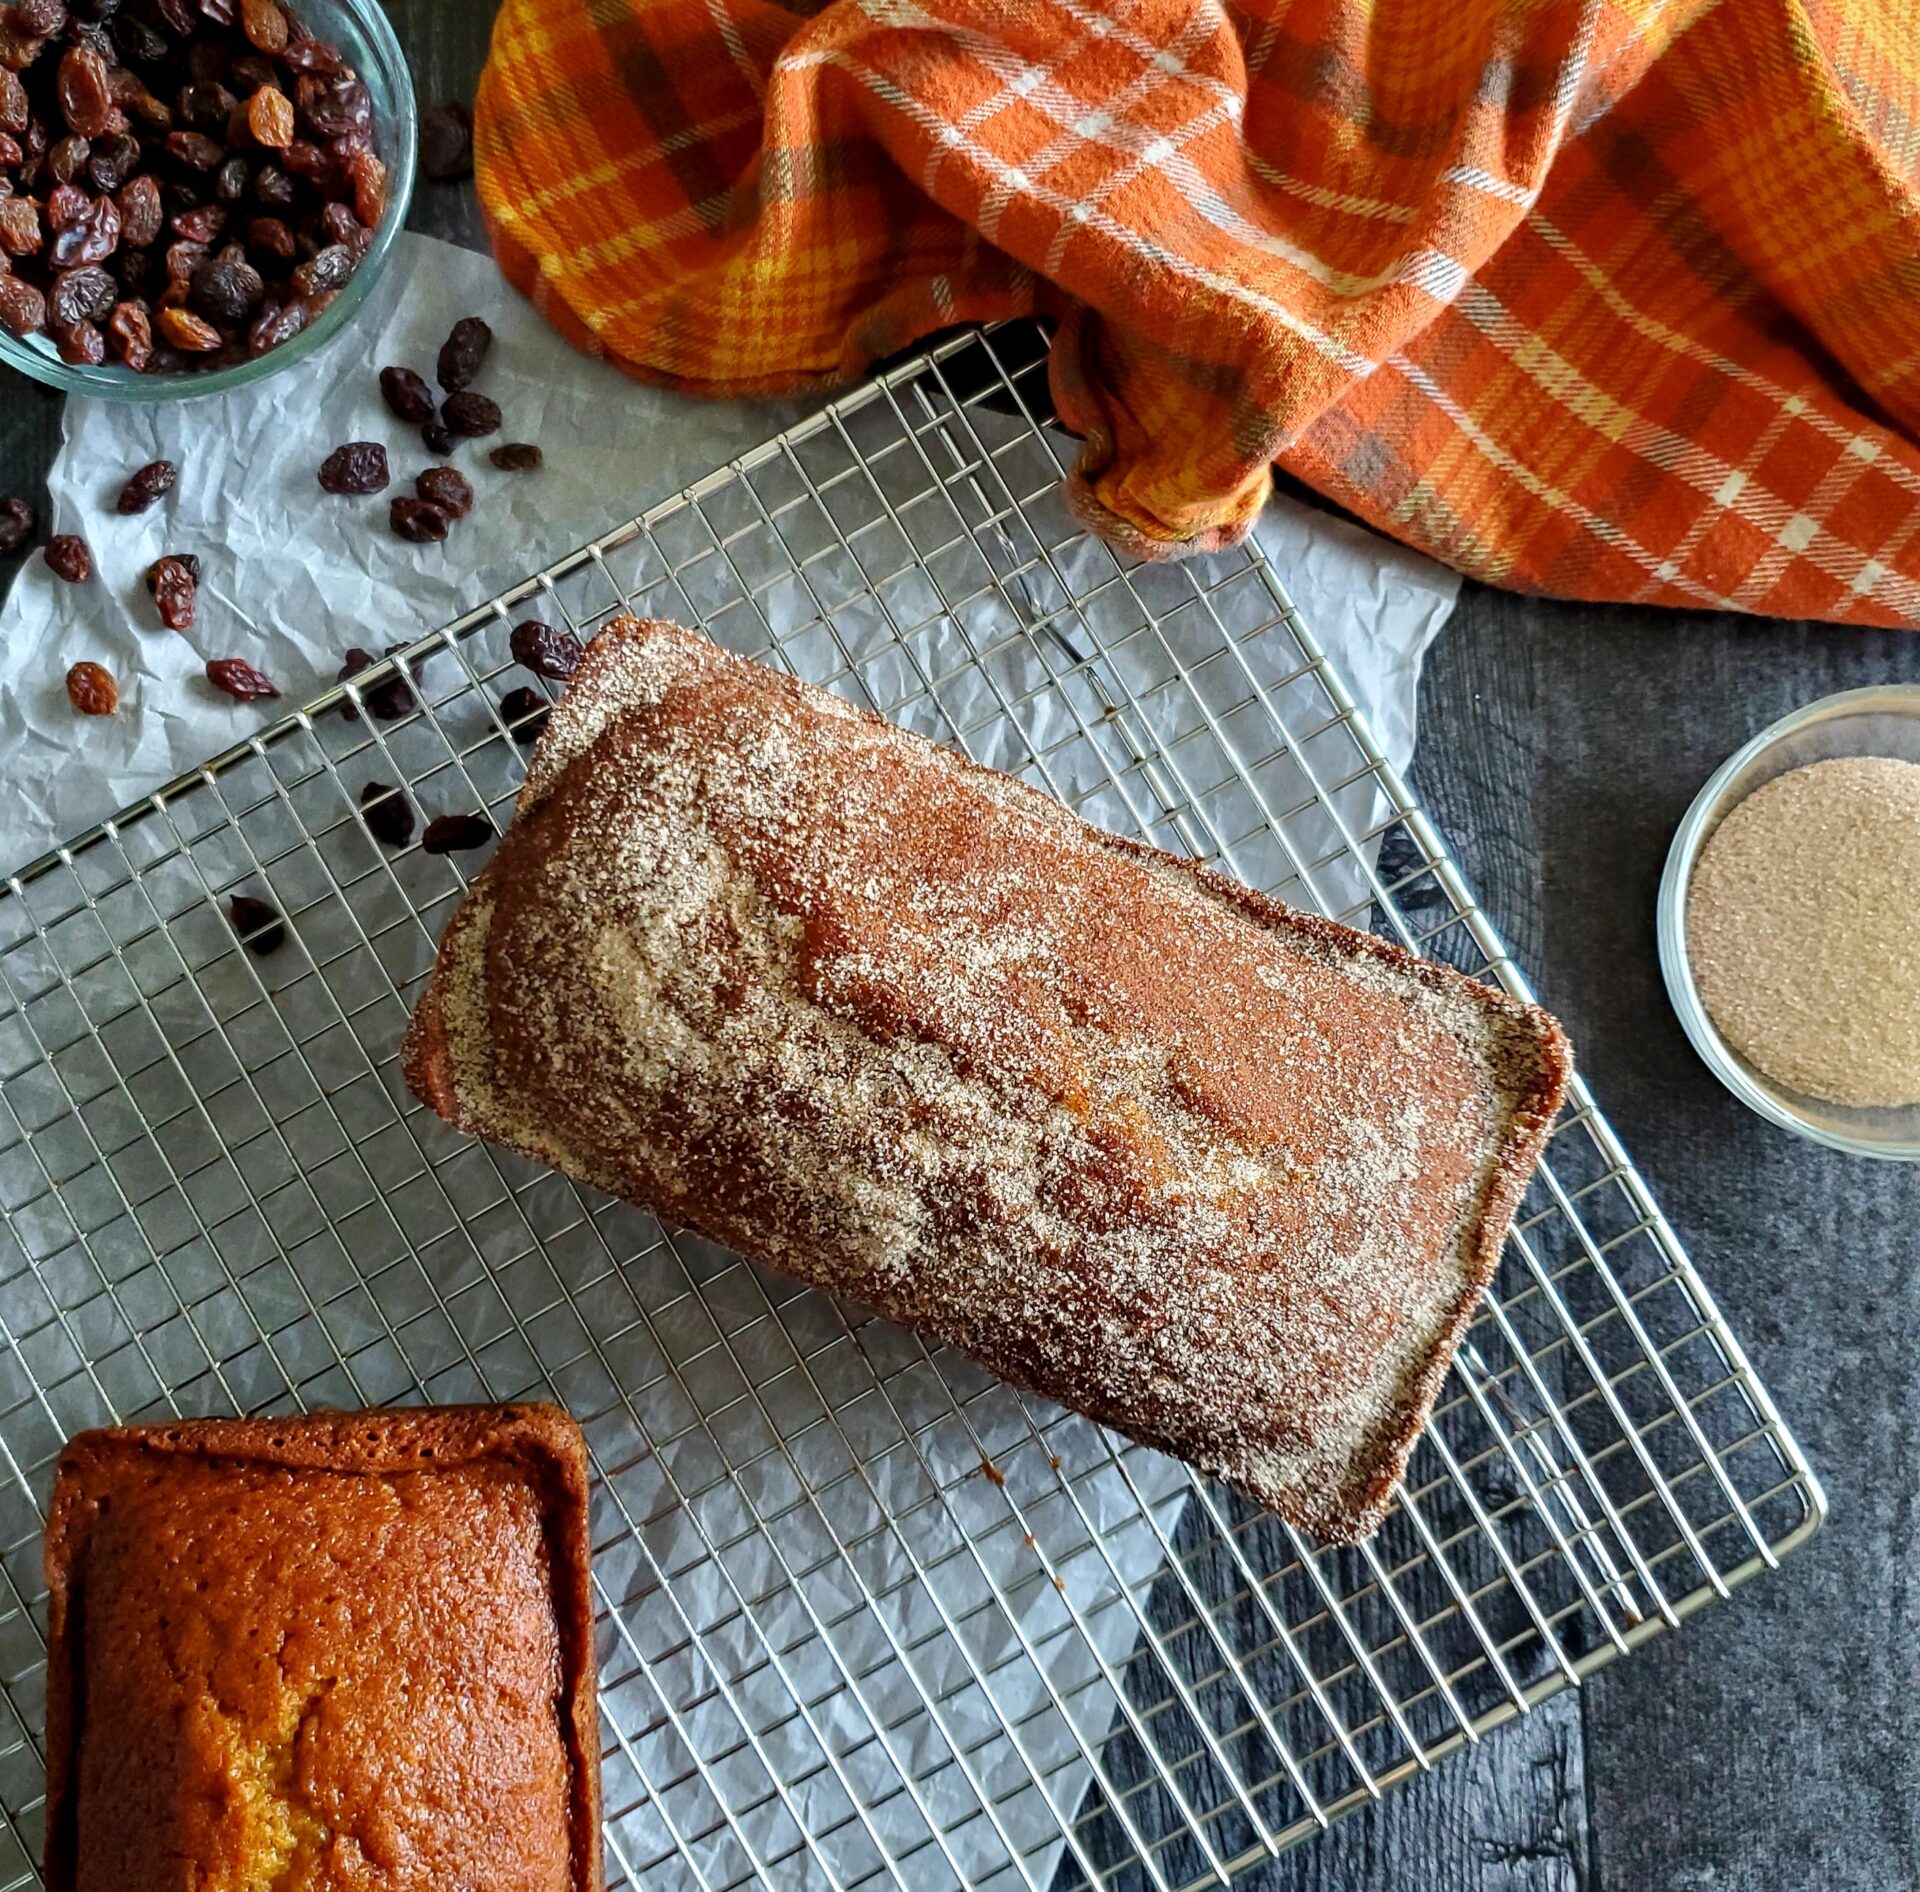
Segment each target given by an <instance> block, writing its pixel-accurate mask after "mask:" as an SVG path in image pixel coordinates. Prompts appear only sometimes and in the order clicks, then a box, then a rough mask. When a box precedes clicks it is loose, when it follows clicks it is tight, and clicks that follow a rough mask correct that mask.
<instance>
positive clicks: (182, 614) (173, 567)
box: [147, 552, 200, 631]
mask: <svg viewBox="0 0 1920 1892" xmlns="http://www.w3.org/2000/svg"><path fill="white" fill-rule="evenodd" d="M199 586H200V561H199V560H198V559H192V558H182V557H180V556H179V555H178V554H177V553H172V552H170V553H168V554H167V556H166V557H164V558H159V559H155V560H154V562H153V564H152V565H151V566H150V567H149V568H148V570H147V592H148V595H149V596H150V597H151V598H152V599H153V603H154V609H155V610H157V611H158V612H159V613H160V622H161V623H162V624H164V625H165V626H166V627H167V629H168V630H170V631H190V630H192V629H193V616H194V598H195V594H196V592H197V591H198V590H199Z"/></svg>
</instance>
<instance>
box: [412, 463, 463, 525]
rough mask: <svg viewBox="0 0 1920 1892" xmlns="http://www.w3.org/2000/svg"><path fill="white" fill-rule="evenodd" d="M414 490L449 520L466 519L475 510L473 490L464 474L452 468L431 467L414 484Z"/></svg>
mask: <svg viewBox="0 0 1920 1892" xmlns="http://www.w3.org/2000/svg"><path fill="white" fill-rule="evenodd" d="M413 490H414V491H415V492H416V493H418V494H419V495H420V497H421V498H422V499H424V500H425V501H426V502H427V504H428V505H430V506H438V507H439V508H440V510H441V511H442V512H444V513H445V514H446V515H447V517H448V518H449V519H464V518H465V517H466V516H467V514H468V513H470V512H471V511H472V510H473V488H472V487H471V486H470V485H469V484H468V483H467V477H466V475H465V474H464V473H459V472H456V471H455V470H454V469H453V468H452V467H450V466H430V467H428V468H427V470H426V471H425V472H424V473H422V474H420V475H419V477H418V478H417V479H415V481H414V482H413Z"/></svg>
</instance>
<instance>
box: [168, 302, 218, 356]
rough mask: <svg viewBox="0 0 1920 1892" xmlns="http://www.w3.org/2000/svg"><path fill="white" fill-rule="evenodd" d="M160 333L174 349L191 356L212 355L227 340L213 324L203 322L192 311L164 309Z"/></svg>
mask: <svg viewBox="0 0 1920 1892" xmlns="http://www.w3.org/2000/svg"><path fill="white" fill-rule="evenodd" d="M159 322H160V333H161V334H162V335H164V336H165V337H166V338H167V340H168V341H170V342H171V343H172V344H173V345H174V347H176V348H183V349H185V350H186V351H187V352H188V353H189V354H211V353H212V351H213V350H214V349H216V348H218V347H219V346H220V345H221V343H222V342H223V341H224V340H225V339H226V338H225V337H224V336H223V335H222V334H221V333H220V331H219V330H218V329H217V328H215V327H214V326H213V324H212V323H211V322H207V321H203V320H202V319H201V318H200V317H199V316H197V315H195V314H194V313H193V311H192V310H191V309H162V310H161V311H160V315H159Z"/></svg>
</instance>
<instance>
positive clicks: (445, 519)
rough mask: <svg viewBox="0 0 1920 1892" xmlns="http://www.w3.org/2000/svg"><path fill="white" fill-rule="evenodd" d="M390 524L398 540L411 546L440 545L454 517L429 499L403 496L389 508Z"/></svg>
mask: <svg viewBox="0 0 1920 1892" xmlns="http://www.w3.org/2000/svg"><path fill="white" fill-rule="evenodd" d="M387 518H388V523H389V524H390V525H391V526H392V527H393V531H394V535H395V537H397V538H402V539H405V540H406V541H407V542H408V543H409V544H411V545H438V544H439V543H440V541H441V540H442V539H444V538H445V537H446V536H447V529H448V528H449V527H450V526H451V525H452V524H453V515H452V514H451V513H448V512H446V511H445V510H443V509H442V508H441V507H439V506H436V505H435V504H434V503H433V502H432V501H431V500H428V499H413V498H410V497H409V496H407V495H406V494H404V493H403V494H401V495H400V497H399V498H397V499H396V500H394V502H393V504H392V505H391V506H390V507H389V508H388V513H387Z"/></svg>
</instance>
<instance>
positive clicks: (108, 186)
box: [87, 131, 140, 191]
mask: <svg viewBox="0 0 1920 1892" xmlns="http://www.w3.org/2000/svg"><path fill="white" fill-rule="evenodd" d="M139 163H140V140H139V139H138V138H136V137H135V136H134V135H133V133H132V132H130V131H122V132H116V133H115V134H114V135H113V136H112V137H111V138H102V139H101V140H100V142H99V143H98V144H97V145H95V146H94V147H93V149H92V151H91V152H90V153H88V156H87V181H88V182H89V183H90V184H91V185H92V186H93V188H94V189H95V190H97V191H117V190H118V189H119V188H120V187H121V185H123V184H124V183H125V182H126V181H127V179H128V178H130V177H131V176H132V175H133V174H134V171H135V169H136V168H137V167H138V166H139Z"/></svg>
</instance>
